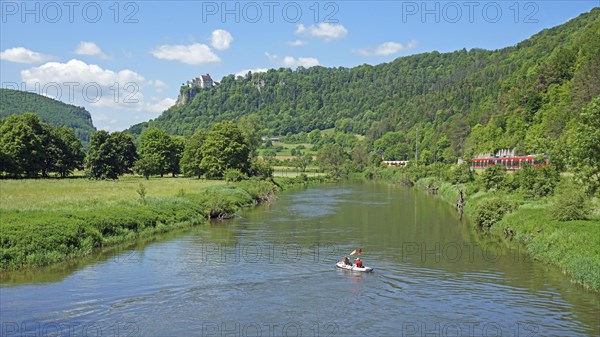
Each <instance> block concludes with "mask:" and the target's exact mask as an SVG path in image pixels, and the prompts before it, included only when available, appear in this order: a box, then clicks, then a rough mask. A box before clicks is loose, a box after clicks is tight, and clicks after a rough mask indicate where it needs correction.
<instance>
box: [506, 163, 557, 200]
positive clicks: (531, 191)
mask: <svg viewBox="0 0 600 337" xmlns="http://www.w3.org/2000/svg"><path fill="white" fill-rule="evenodd" d="M559 180H560V173H559V172H558V170H556V169H555V168H553V167H543V168H539V169H536V168H533V167H532V166H531V165H529V164H526V165H525V166H524V167H523V168H522V169H521V170H519V171H517V172H515V174H514V175H513V178H512V180H511V179H506V181H505V187H506V189H507V190H508V191H514V190H519V191H520V192H521V193H522V194H523V195H524V196H526V197H528V198H534V199H535V198H541V197H545V196H547V195H550V194H552V193H553V192H554V188H555V187H556V183H557V182H558V181H559Z"/></svg>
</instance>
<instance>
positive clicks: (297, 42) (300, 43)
mask: <svg viewBox="0 0 600 337" xmlns="http://www.w3.org/2000/svg"><path fill="white" fill-rule="evenodd" d="M305 44H306V41H304V40H294V41H290V42H288V45H290V46H292V47H300V46H304V45H305Z"/></svg>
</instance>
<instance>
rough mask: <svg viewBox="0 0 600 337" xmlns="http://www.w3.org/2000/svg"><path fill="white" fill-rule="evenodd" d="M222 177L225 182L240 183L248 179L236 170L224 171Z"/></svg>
mask: <svg viewBox="0 0 600 337" xmlns="http://www.w3.org/2000/svg"><path fill="white" fill-rule="evenodd" d="M223 177H224V178H225V181H227V182H236V181H242V180H245V179H247V178H248V177H247V176H246V175H245V174H244V173H242V171H240V170H238V169H227V170H225V173H224V174H223Z"/></svg>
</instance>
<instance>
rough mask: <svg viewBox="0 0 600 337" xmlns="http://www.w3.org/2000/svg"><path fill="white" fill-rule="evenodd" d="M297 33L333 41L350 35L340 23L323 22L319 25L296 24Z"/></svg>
mask: <svg viewBox="0 0 600 337" xmlns="http://www.w3.org/2000/svg"><path fill="white" fill-rule="evenodd" d="M296 34H298V35H308V36H312V37H317V38H320V39H323V40H325V41H331V40H334V39H339V38H342V37H344V36H346V35H348V30H347V29H346V27H344V26H342V25H341V24H339V23H327V22H321V23H319V24H318V25H312V26H309V27H306V26H304V25H303V24H299V25H297V26H296Z"/></svg>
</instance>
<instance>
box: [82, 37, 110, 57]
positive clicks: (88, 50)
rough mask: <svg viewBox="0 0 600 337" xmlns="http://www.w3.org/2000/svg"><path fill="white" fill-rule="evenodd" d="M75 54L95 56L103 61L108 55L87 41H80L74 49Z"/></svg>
mask: <svg viewBox="0 0 600 337" xmlns="http://www.w3.org/2000/svg"><path fill="white" fill-rule="evenodd" d="M75 54H77V55H86V56H97V57H100V58H103V59H107V58H108V55H106V54H104V53H103V52H102V49H100V47H98V45H97V44H95V43H94V42H89V41H81V42H79V44H78V45H77V47H75Z"/></svg>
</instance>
